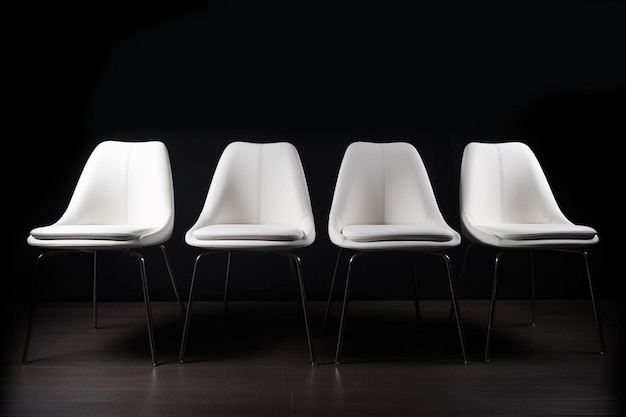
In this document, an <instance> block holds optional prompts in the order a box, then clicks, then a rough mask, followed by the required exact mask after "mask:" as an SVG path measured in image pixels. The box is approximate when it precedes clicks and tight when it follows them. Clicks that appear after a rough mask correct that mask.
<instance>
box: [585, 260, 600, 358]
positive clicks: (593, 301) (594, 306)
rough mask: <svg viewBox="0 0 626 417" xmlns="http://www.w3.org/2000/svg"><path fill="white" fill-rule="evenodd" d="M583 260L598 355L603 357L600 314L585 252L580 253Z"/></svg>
mask: <svg viewBox="0 0 626 417" xmlns="http://www.w3.org/2000/svg"><path fill="white" fill-rule="evenodd" d="M580 254H581V255H582V256H583V258H584V260H585V270H586V271H587V282H588V283H589V293H590V295H591V307H592V309H593V317H594V318H595V321H596V330H597V332H598V341H599V343H600V355H604V352H605V351H606V350H605V345H604V336H603V335H602V326H601V324H600V314H598V306H597V304H596V298H595V296H594V293H593V285H592V284H591V272H590V271H589V255H588V254H587V252H585V251H583V252H580Z"/></svg>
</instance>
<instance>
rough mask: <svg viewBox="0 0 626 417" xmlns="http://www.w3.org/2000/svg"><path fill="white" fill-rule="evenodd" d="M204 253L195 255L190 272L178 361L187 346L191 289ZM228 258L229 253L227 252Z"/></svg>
mask: <svg viewBox="0 0 626 417" xmlns="http://www.w3.org/2000/svg"><path fill="white" fill-rule="evenodd" d="M204 255H206V253H203V254H200V255H198V256H197V257H196V261H195V262H194V264H193V273H192V274H191V286H190V287H189V300H187V312H186V313H185V324H184V326H183V339H182V341H181V343H180V352H179V353H178V362H179V363H183V362H184V359H183V358H184V356H185V348H186V346H187V334H188V333H189V322H190V320H191V306H192V304H193V290H194V288H195V286H196V273H197V270H198V262H199V261H200V258H202V257H203V256H204ZM228 257H229V260H230V253H229V254H228Z"/></svg>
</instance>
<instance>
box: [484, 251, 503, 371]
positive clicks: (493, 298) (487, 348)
mask: <svg viewBox="0 0 626 417" xmlns="http://www.w3.org/2000/svg"><path fill="white" fill-rule="evenodd" d="M502 253H503V251H501V252H498V254H497V255H496V259H495V264H494V268H493V286H492V288H491V303H490V305H489V323H488V324H487V343H486V344H485V358H484V361H485V362H489V351H490V349H491V327H492V325H493V316H494V313H495V308H496V286H497V283H498V264H499V263H500V256H501V255H502Z"/></svg>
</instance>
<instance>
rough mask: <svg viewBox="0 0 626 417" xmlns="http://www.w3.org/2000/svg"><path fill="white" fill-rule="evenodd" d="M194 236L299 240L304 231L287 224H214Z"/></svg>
mask: <svg viewBox="0 0 626 417" xmlns="http://www.w3.org/2000/svg"><path fill="white" fill-rule="evenodd" d="M192 235H193V237H195V238H196V239H198V240H299V239H302V238H303V237H304V231H303V230H302V229H300V228H299V227H296V226H291V225H286V224H214V225H210V226H205V227H202V228H200V229H198V230H195V231H194V232H193V233H192Z"/></svg>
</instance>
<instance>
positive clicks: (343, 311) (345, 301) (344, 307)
mask: <svg viewBox="0 0 626 417" xmlns="http://www.w3.org/2000/svg"><path fill="white" fill-rule="evenodd" d="M362 254H363V252H359V253H357V254H354V255H352V257H350V261H349V262H348V274H347V275H346V287H345V290H344V293H343V304H342V306H341V319H340V321H339V336H338V337H337V350H336V351H335V365H339V364H340V360H339V358H340V356H341V344H342V343H343V334H344V332H345V320H346V312H347V311H348V301H349V297H348V294H349V292H350V277H351V275H352V266H353V265H354V260H355V259H356V258H357V257H358V256H361V255H362Z"/></svg>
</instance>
